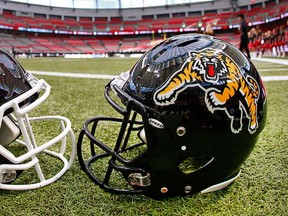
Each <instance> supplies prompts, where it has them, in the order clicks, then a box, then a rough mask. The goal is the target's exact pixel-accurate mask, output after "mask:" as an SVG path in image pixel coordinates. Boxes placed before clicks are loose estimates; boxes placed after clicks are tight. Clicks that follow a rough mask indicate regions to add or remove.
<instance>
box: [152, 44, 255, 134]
mask: <svg viewBox="0 0 288 216" xmlns="http://www.w3.org/2000/svg"><path fill="white" fill-rule="evenodd" d="M219 83H220V84H219ZM211 86H213V87H211ZM219 86H220V87H219ZM223 86H224V87H223ZM187 88H200V89H201V90H203V91H204V92H205V103H206V107H207V109H208V110H209V111H210V112H211V113H213V112H214V111H215V110H222V111H225V112H226V114H227V116H228V117H229V118H230V119H231V131H232V132H233V133H239V132H240V131H241V130H242V120H241V122H240V123H239V122H236V120H234V119H238V120H239V119H242V116H243V115H246V117H247V118H248V119H249V128H248V130H249V132H250V133H254V132H255V131H256V129H257V127H258V120H257V101H258V98H259V91H260V90H259V85H258V83H257V81H256V80H255V79H254V78H253V77H252V76H250V75H248V74H246V76H243V75H242V74H241V69H240V68H239V67H238V65H237V64H236V63H235V62H234V61H233V60H232V59H231V57H230V56H228V55H227V54H226V53H224V52H223V51H222V50H221V49H212V48H209V49H204V50H200V51H197V52H190V58H188V59H187V60H186V61H185V62H184V63H183V65H182V67H181V68H180V69H179V70H178V71H176V72H174V73H173V74H172V75H171V76H170V77H169V79H168V80H166V81H165V82H164V83H163V84H162V85H161V86H160V88H159V89H157V90H156V91H155V93H154V95H153V100H154V102H155V104H156V105H158V106H168V105H173V104H175V102H176V100H177V98H178V95H179V94H181V92H183V91H184V90H185V89H187ZM236 94H237V95H242V97H243V100H242V99H241V100H238V101H239V102H238V103H239V105H238V107H239V110H240V113H241V116H233V114H231V113H229V111H228V109H227V105H226V102H227V101H228V100H230V99H232V98H233V97H234V96H235V95H236Z"/></svg>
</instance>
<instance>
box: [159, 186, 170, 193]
mask: <svg viewBox="0 0 288 216" xmlns="http://www.w3.org/2000/svg"><path fill="white" fill-rule="evenodd" d="M160 191H161V193H167V192H168V188H167V187H162V188H161V190H160Z"/></svg>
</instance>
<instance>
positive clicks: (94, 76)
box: [28, 71, 288, 82]
mask: <svg viewBox="0 0 288 216" xmlns="http://www.w3.org/2000/svg"><path fill="white" fill-rule="evenodd" d="M28 72H29V73H32V74H36V75H46V76H58V77H74V78H92V79H109V80H111V79H113V78H115V77H117V76H113V75H105V74H82V73H81V74H80V73H61V72H49V71H28ZM262 79H263V81H267V82H268V81H285V80H288V76H262Z"/></svg>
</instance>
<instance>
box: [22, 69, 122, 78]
mask: <svg viewBox="0 0 288 216" xmlns="http://www.w3.org/2000/svg"><path fill="white" fill-rule="evenodd" d="M28 72H29V73H32V74H38V75H47V76H59V77H75V78H93V79H113V78H115V77H117V76H113V75H105V74H82V73H81V74H80V73H61V72H49V71H28Z"/></svg>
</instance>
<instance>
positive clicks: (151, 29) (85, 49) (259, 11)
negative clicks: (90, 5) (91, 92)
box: [0, 2, 288, 54]
mask: <svg viewBox="0 0 288 216" xmlns="http://www.w3.org/2000/svg"><path fill="white" fill-rule="evenodd" d="M287 11H288V6H287V4H286V3H285V2H284V3H281V4H276V3H275V2H272V3H269V4H267V5H266V7H265V8H263V7H262V6H259V5H257V7H252V8H251V10H242V11H237V12H225V13H219V14H215V13H206V14H203V15H201V16H189V17H174V18H158V19H153V18H149V17H146V18H143V19H142V20H137V21H123V20H122V18H121V17H112V18H111V19H110V20H108V18H103V17H101V18H94V19H92V18H89V17H79V20H76V19H74V18H73V17H71V18H70V17H65V19H61V18H60V17H59V18H58V17H57V16H55V17H51V18H49V19H46V18H45V17H41V16H36V15H35V16H34V17H30V16H16V15H14V14H13V13H12V12H6V11H4V12H3V14H0V29H4V30H5V34H0V45H1V47H3V48H5V49H7V50H11V49H12V47H14V48H15V50H16V52H18V53H25V52H28V50H29V48H32V50H33V52H34V53H41V54H43V53H44V54H45V53H46V54H47V53H60V54H65V53H107V52H144V51H145V50H147V49H148V48H150V47H151V45H152V44H153V41H155V40H156V39H159V38H160V39H161V37H162V38H163V35H161V34H160V33H163V30H169V31H171V32H178V31H180V29H182V31H184V32H191V31H192V32H193V31H196V30H197V31H198V29H199V28H200V27H205V26H206V25H207V24H208V23H209V24H212V26H213V27H214V28H215V34H216V36H218V37H219V38H221V39H223V40H226V41H228V42H230V43H232V44H234V45H236V46H238V43H239V33H238V32H237V31H233V29H232V30H229V28H230V26H233V25H237V24H239V20H238V17H237V15H238V14H239V13H244V14H245V16H246V20H247V22H248V23H250V25H256V24H257V23H260V24H261V23H265V22H266V20H267V19H269V18H273V17H277V16H279V14H284V13H285V12H287ZM31 29H34V31H32V30H31ZM35 29H36V30H35ZM37 29H38V30H39V31H38V33H37V34H35V33H33V32H37ZM218 29H221V31H218ZM10 30H13V31H10ZM15 30H16V32H17V31H19V32H21V34H18V33H15ZM44 30H45V33H43V31H44ZM159 30H162V31H161V32H160V31H159ZM226 30H227V31H226ZM158 31H159V32H158ZM31 32H32V33H31ZM121 32H124V33H125V32H126V36H125V34H121ZM42 33H43V34H42ZM158 33H159V34H158ZM25 34H26V35H25ZM23 35H24V36H23ZM85 35H86V36H85ZM117 35H118V36H117ZM120 35H121V36H120ZM165 36H166V35H165Z"/></svg>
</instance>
